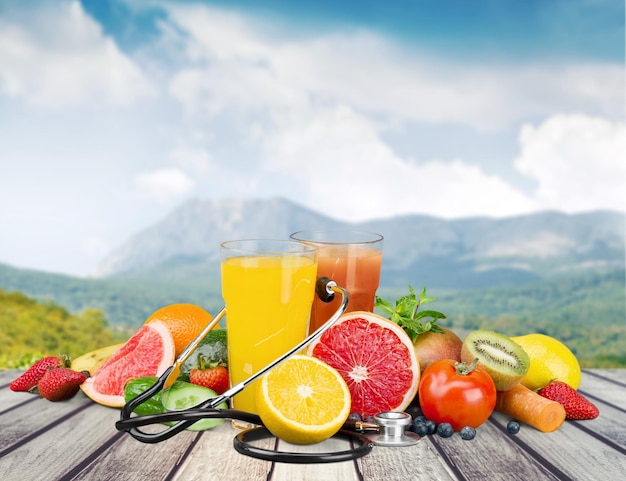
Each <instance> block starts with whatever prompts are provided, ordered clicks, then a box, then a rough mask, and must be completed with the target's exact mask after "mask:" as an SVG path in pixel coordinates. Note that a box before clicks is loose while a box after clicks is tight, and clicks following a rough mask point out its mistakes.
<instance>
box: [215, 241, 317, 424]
mask: <svg viewBox="0 0 626 481" xmlns="http://www.w3.org/2000/svg"><path fill="white" fill-rule="evenodd" d="M220 258H221V273H222V295H223V297H224V302H225V305H226V330H227V332H228V335H227V348H228V371H229V375H230V382H231V386H234V385H235V384H238V383H240V382H241V381H244V380H246V379H247V378H249V377H250V376H251V375H252V374H254V373H256V372H258V371H260V370H261V369H262V368H264V367H265V366H267V365H268V364H269V363H270V362H272V361H274V360H275V359H277V358H278V357H280V356H281V355H283V354H284V353H285V352H287V351H288V350H289V349H291V348H293V347H294V346H295V345H297V344H298V343H299V342H301V341H303V340H304V339H305V337H306V335H307V330H308V325H309V317H310V313H311V305H312V303H313V297H314V295H315V282H316V279H317V276H316V272H317V248H316V247H315V246H312V245H309V244H305V243H302V242H297V241H293V240H273V239H244V240H233V241H228V242H224V243H223V244H221V246H220ZM257 383H258V380H257V381H254V382H252V383H250V384H249V385H248V386H246V388H245V389H244V390H243V391H241V392H240V393H238V394H236V395H235V396H234V397H233V399H232V403H233V408H234V409H238V410H242V411H247V412H250V413H254V414H258V413H257V409H256V402H255V394H256V387H257V386H256V385H257ZM233 425H234V426H235V427H248V426H246V425H242V426H237V423H236V422H233Z"/></svg>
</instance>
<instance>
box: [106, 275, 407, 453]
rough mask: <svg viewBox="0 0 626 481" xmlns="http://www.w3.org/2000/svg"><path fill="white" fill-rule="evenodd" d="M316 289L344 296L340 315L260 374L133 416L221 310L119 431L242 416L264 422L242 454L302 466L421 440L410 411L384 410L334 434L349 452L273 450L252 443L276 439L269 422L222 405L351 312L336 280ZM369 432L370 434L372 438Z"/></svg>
mask: <svg viewBox="0 0 626 481" xmlns="http://www.w3.org/2000/svg"><path fill="white" fill-rule="evenodd" d="M315 290H316V293H317V295H318V297H319V298H320V299H322V300H323V301H324V302H330V301H331V300H333V298H334V296H335V293H339V294H341V304H340V306H339V308H338V309H337V310H336V311H335V313H334V314H333V315H332V316H331V317H330V319H328V321H326V323H325V324H324V325H323V326H321V327H320V328H319V329H317V330H316V331H315V332H314V333H313V334H311V335H310V336H309V337H307V338H306V339H305V340H303V341H302V342H300V343H299V344H297V345H296V346H294V347H293V348H292V349H290V350H289V351H287V352H286V353H284V354H283V355H281V356H280V357H278V358H277V359H275V360H274V361H272V362H271V363H269V364H268V365H267V366H265V367H264V368H263V369H261V370H260V371H258V372H256V373H254V374H253V375H251V376H250V377H249V378H247V379H246V380H244V381H242V382H240V383H238V384H235V385H234V386H232V387H231V388H230V389H228V390H227V391H225V392H224V393H223V394H220V395H218V396H216V397H214V398H211V399H208V400H207V401H204V402H203V403H201V404H199V405H198V406H195V407H193V408H189V409H185V410H181V411H169V412H165V413H160V414H150V415H144V416H133V415H132V414H133V410H134V409H135V408H136V407H137V406H139V405H140V404H142V403H143V402H144V401H146V400H147V399H150V398H151V397H152V396H154V395H155V394H157V393H158V392H160V391H162V390H163V389H167V388H168V387H170V386H171V385H172V384H174V382H175V381H176V379H177V378H178V376H179V374H180V368H181V366H182V365H183V363H184V362H185V361H186V360H187V359H188V358H189V356H190V355H191V354H192V353H193V351H194V350H195V349H196V348H197V347H198V345H199V344H200V342H201V341H202V339H204V337H205V336H206V334H207V333H208V332H209V331H210V330H211V329H213V327H215V326H216V325H217V324H218V323H219V321H220V320H221V319H222V318H223V317H224V315H225V314H226V308H225V307H224V308H222V309H221V311H220V312H219V313H218V314H216V316H215V317H214V318H213V319H212V321H211V322H210V323H209V324H207V326H206V327H205V328H204V329H203V330H202V332H201V333H200V334H199V335H198V336H197V337H196V338H195V339H194V340H193V341H192V342H191V343H190V344H189V345H188V346H187V347H186V348H185V350H184V351H183V352H182V353H181V354H180V355H179V356H178V357H177V358H176V360H175V361H174V363H173V364H172V365H171V366H170V367H169V368H167V370H166V371H165V372H164V373H163V374H162V375H161V376H160V377H159V378H158V380H157V381H156V383H155V384H154V385H153V386H152V387H150V388H149V389H148V390H146V391H144V392H143V393H142V394H140V395H138V396H137V397H135V398H133V399H131V400H130V401H128V402H127V403H126V404H125V405H124V407H123V408H122V410H121V415H120V420H119V421H117V422H116V423H115V427H116V428H117V429H118V430H119V431H127V432H128V433H129V434H130V435H131V436H132V437H133V438H135V439H137V440H138V441H141V442H143V443H159V442H161V441H165V440H166V439H169V438H171V437H172V436H174V435H176V434H178V433H179V432H181V431H183V430H185V429H187V428H188V427H190V426H191V425H192V424H193V423H195V422H196V421H198V420H200V419H206V418H209V419H236V420H239V421H243V422H246V423H251V424H254V425H258V427H255V428H252V429H248V430H245V431H241V432H240V433H238V434H237V435H236V436H235V437H234V439H233V447H234V448H235V450H236V451H237V452H239V453H241V454H244V455H247V456H251V457H254V458H258V459H263V460H266V461H274V462H282V463H296V464H309V463H310V464H317V463H332V462H340V461H349V460H353V459H357V458H360V457H362V456H365V455H366V454H368V453H369V452H370V451H371V450H372V448H373V446H374V445H381V446H408V445H411V444H414V443H415V442H417V440H418V439H419V437H418V436H417V435H414V433H411V432H406V431H405V430H406V428H407V427H408V426H409V425H410V424H411V416H410V415H409V414H407V413H399V412H384V413H379V414H378V415H377V416H374V420H375V423H366V422H362V421H347V422H346V423H345V424H344V425H343V426H342V429H340V430H339V432H337V433H336V434H335V435H334V437H335V438H341V439H344V440H347V441H349V442H350V446H351V447H350V449H347V450H345V451H334V452H326V453H296V452H287V451H273V450H268V449H263V448H259V447H256V446H254V445H253V444H252V443H254V442H255V441H259V440H261V439H264V438H269V437H273V434H272V433H270V432H269V430H268V429H267V428H265V427H264V426H263V422H262V421H261V418H260V417H259V416H257V415H256V414H252V413H248V412H245V411H239V410H235V409H218V408H217V406H219V405H220V404H222V403H224V402H227V401H229V400H230V399H231V398H232V397H233V396H234V395H235V394H237V393H239V392H241V391H242V390H243V389H245V387H246V386H248V385H249V384H250V383H251V382H253V381H255V380H256V379H258V378H259V377H261V376H262V375H263V374H265V373H266V372H268V371H270V370H271V369H273V368H274V367H276V366H277V365H278V364H280V363H281V362H283V361H284V360H286V359H287V358H289V357H291V356H292V355H294V354H296V353H297V352H299V351H301V350H302V349H303V348H304V347H306V346H307V345H309V344H310V343H311V342H313V341H314V340H316V339H318V338H319V337H321V336H322V334H324V332H326V331H327V330H328V329H329V328H330V327H331V326H332V325H333V324H334V323H335V322H336V321H337V319H339V317H341V315H342V314H343V313H344V312H345V309H346V306H347V304H348V293H347V291H346V290H345V289H344V288H343V287H340V286H338V285H337V284H336V283H335V282H334V281H332V280H330V279H328V278H325V277H321V278H319V279H318V280H317V283H316V286H315ZM170 422H175V424H173V425H171V426H169V427H168V428H165V429H163V430H161V431H159V432H152V433H147V432H145V431H142V430H141V429H140V427H142V426H148V425H152V424H162V423H170ZM365 433H370V435H369V436H366V435H365Z"/></svg>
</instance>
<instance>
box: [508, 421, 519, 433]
mask: <svg viewBox="0 0 626 481" xmlns="http://www.w3.org/2000/svg"><path fill="white" fill-rule="evenodd" d="M506 430H507V431H508V432H509V433H510V434H517V433H518V432H519V423H518V422H517V421H515V420H511V421H509V422H508V424H507V425H506Z"/></svg>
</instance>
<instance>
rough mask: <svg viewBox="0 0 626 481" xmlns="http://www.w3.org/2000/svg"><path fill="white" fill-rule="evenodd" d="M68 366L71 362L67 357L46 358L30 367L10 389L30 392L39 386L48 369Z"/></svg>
mask: <svg viewBox="0 0 626 481" xmlns="http://www.w3.org/2000/svg"><path fill="white" fill-rule="evenodd" d="M68 364H69V360H68V359H67V358H66V357H59V356H48V357H44V358H43V359H40V360H39V361H37V362H35V364H33V365H32V366H31V367H29V368H28V370H27V371H26V372H25V373H23V374H22V375H21V376H20V377H18V378H17V379H15V380H14V381H13V382H12V383H11V384H10V386H9V387H10V388H11V390H12V391H29V390H30V389H32V388H34V387H35V386H37V383H38V382H39V380H40V379H41V378H42V377H43V375H44V374H45V373H46V371H47V370H48V369H52V368H57V367H61V366H67V365H68Z"/></svg>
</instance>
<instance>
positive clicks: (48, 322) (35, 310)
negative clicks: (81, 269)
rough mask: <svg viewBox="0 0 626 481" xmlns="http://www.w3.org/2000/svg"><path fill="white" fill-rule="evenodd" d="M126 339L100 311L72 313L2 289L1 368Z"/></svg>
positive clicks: (50, 303)
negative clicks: (111, 326) (110, 325)
mask: <svg viewBox="0 0 626 481" xmlns="http://www.w3.org/2000/svg"><path fill="white" fill-rule="evenodd" d="M127 337H128V336H127V333H125V332H123V331H121V330H115V331H114V330H113V329H111V328H110V327H109V325H108V323H107V321H106V320H105V319H104V316H103V315H102V312H100V311H97V310H94V309H87V310H85V311H84V312H82V313H81V314H71V313H70V312H68V311H67V310H66V309H65V308H63V307H61V306H59V305H57V304H55V303H54V302H49V301H43V302H38V301H36V300H34V299H31V298H30V297H27V296H25V295H24V294H21V293H18V292H12V293H7V292H4V291H2V290H0V345H2V352H1V354H0V368H21V367H25V366H28V365H30V364H31V363H32V361H33V360H35V359H36V358H39V357H42V356H47V355H60V354H67V355H69V356H70V357H72V358H73V357H76V356H79V355H81V354H83V353H85V352H88V351H91V350H93V349H96V348H98V347H102V346H107V345H110V344H114V343H116V342H119V341H121V340H123V339H126V338H127Z"/></svg>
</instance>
